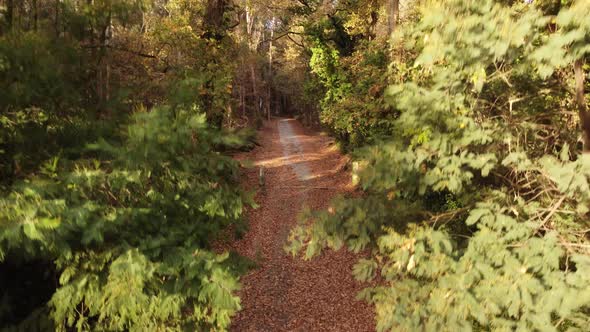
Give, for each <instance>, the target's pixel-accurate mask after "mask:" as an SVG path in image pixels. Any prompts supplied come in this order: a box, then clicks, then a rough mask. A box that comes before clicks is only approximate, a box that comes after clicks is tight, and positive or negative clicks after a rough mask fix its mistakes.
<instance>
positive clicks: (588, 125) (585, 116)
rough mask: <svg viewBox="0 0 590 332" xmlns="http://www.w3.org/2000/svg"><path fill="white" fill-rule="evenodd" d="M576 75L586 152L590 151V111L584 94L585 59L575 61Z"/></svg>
mask: <svg viewBox="0 0 590 332" xmlns="http://www.w3.org/2000/svg"><path fill="white" fill-rule="evenodd" d="M574 76H575V81H576V87H575V89H576V104H577V106H578V114H579V116H580V124H581V125H582V132H583V135H584V152H585V153H590V113H589V112H588V108H587V107H586V97H585V95H584V83H585V81H586V74H585V73H584V59H578V60H576V62H575V63H574Z"/></svg>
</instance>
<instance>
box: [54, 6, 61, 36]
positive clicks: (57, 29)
mask: <svg viewBox="0 0 590 332" xmlns="http://www.w3.org/2000/svg"><path fill="white" fill-rule="evenodd" d="M59 2H60V0H55V22H54V29H55V37H56V38H59V32H60V31H59V30H60V29H59Z"/></svg>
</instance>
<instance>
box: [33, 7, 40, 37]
mask: <svg viewBox="0 0 590 332" xmlns="http://www.w3.org/2000/svg"><path fill="white" fill-rule="evenodd" d="M38 28H39V5H38V3H37V0H33V30H34V31H35V32H37V29H38Z"/></svg>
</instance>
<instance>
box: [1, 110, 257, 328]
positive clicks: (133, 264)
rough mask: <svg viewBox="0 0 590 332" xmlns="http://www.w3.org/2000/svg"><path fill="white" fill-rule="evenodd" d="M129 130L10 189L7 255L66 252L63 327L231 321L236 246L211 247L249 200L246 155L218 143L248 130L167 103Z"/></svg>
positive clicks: (58, 256) (57, 318)
mask: <svg viewBox="0 0 590 332" xmlns="http://www.w3.org/2000/svg"><path fill="white" fill-rule="evenodd" d="M125 136H126V137H125V140H124V143H123V145H122V146H117V145H110V144H109V143H107V142H106V141H102V142H101V143H99V144H96V145H94V146H92V149H93V150H95V151H97V153H99V154H100V155H102V156H103V157H101V158H100V159H94V160H85V159H82V160H78V161H73V162H70V165H68V167H67V170H68V171H65V170H62V171H61V172H59V173H58V175H57V176H56V175H54V174H55V173H54V171H53V169H54V166H53V165H55V162H56V161H55V160H54V161H51V162H50V163H49V164H48V165H47V166H46V167H45V171H44V172H43V173H45V174H48V172H47V170H52V171H51V172H49V174H48V175H41V176H39V177H36V178H33V179H30V180H28V181H26V182H25V183H22V184H19V185H17V187H18V188H19V189H17V190H15V191H13V192H12V193H10V194H9V195H8V196H7V197H5V198H3V199H2V200H1V201H0V213H1V217H0V220H1V221H2V223H1V224H0V227H1V228H0V259H2V260H4V259H6V258H7V257H14V256H15V255H18V256H21V257H24V258H27V259H31V258H44V257H48V258H50V259H51V261H53V262H54V263H55V266H56V268H57V269H58V271H60V277H59V287H58V288H57V290H56V292H55V294H53V296H52V298H51V301H50V302H49V306H50V307H51V318H52V320H53V321H54V322H55V324H56V325H57V326H58V329H63V330H65V329H66V328H68V327H75V328H77V329H79V330H88V329H104V330H123V329H130V330H145V329H149V330H153V329H170V328H181V327H183V326H186V327H188V326H197V327H199V328H206V329H210V328H214V329H225V328H226V327H227V326H228V325H229V322H230V317H231V315H232V314H233V313H234V312H235V311H236V310H238V309H239V299H238V298H237V297H235V295H233V292H234V291H235V290H236V289H237V288H238V284H237V276H236V275H234V273H232V272H231V271H230V270H229V267H228V266H227V264H226V263H225V262H226V259H227V257H228V256H227V254H225V255H217V254H214V253H212V252H209V251H207V250H206V248H207V244H208V243H209V241H210V240H211V239H212V238H214V237H215V235H216V234H218V232H219V231H220V230H222V229H224V228H225V227H226V226H228V225H229V224H233V223H236V222H239V220H240V216H241V213H242V210H243V207H244V202H249V201H250V199H249V198H248V196H247V195H246V194H245V193H243V192H241V191H240V190H239V189H236V186H235V181H236V178H237V164H236V162H235V161H233V160H231V159H230V158H228V157H225V156H223V155H220V154H219V153H218V152H216V150H215V149H214V148H213V147H215V146H219V147H221V146H236V145H238V144H240V140H239V139H237V138H236V137H234V136H232V135H227V134H221V133H219V132H217V131H215V130H212V129H209V128H208V126H207V124H206V122H205V117H204V116H203V115H194V113H192V112H187V111H182V110H172V109H168V108H165V107H163V108H159V109H155V110H152V111H151V112H149V113H137V114H135V115H134V117H133V121H132V124H131V125H130V126H129V127H128V130H127V134H126V135H125ZM108 156H110V157H108Z"/></svg>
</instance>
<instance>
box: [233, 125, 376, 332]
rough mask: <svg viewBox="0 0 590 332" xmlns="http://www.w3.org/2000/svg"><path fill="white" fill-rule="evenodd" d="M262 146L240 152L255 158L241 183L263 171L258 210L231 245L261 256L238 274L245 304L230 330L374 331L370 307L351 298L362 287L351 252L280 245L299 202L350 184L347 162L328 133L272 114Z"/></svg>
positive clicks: (320, 203)
mask: <svg viewBox="0 0 590 332" xmlns="http://www.w3.org/2000/svg"><path fill="white" fill-rule="evenodd" d="M260 143H261V146H260V147H258V148H256V149H255V150H254V151H251V152H249V153H245V154H242V155H240V156H238V157H237V158H238V159H243V160H250V161H252V162H254V163H255V166H256V167H254V168H252V169H249V170H248V171H247V173H246V176H245V180H244V181H245V185H246V186H247V187H250V188H253V187H254V186H257V185H258V170H259V167H264V168H265V170H266V172H265V173H266V174H265V178H266V185H265V189H264V191H261V192H259V193H258V195H257V197H256V200H257V202H258V203H259V204H260V208H259V209H256V210H252V211H249V212H248V219H249V223H250V228H249V231H248V232H247V234H246V235H245V236H244V238H243V239H241V240H239V241H237V242H236V243H234V244H232V245H231V246H232V247H233V249H235V250H237V251H238V252H239V253H240V254H242V255H245V256H247V257H250V258H252V259H255V260H259V261H260V266H259V268H257V269H255V270H253V271H251V272H250V273H249V274H248V275H246V276H244V277H243V278H242V280H241V281H242V285H243V289H242V290H241V292H240V294H239V295H240V297H241V298H242V307H243V310H242V311H240V312H239V313H238V315H237V316H236V317H234V319H233V324H232V328H231V330H232V331H372V330H374V323H373V317H374V315H373V312H372V309H371V307H370V306H369V305H367V304H366V303H364V302H360V301H357V300H355V296H356V294H357V293H358V291H360V289H361V286H360V285H359V284H358V283H356V282H355V281H354V279H353V277H352V275H351V272H352V267H353V265H354V262H355V261H356V259H355V257H354V256H353V255H351V254H350V253H347V252H346V251H344V250H341V251H339V252H332V251H326V252H325V253H324V254H323V255H322V256H321V257H318V258H317V259H315V260H312V261H311V262H306V261H303V260H301V259H293V258H291V257H290V256H288V255H287V254H286V253H285V252H284V251H283V246H284V244H285V242H286V240H287V237H288V235H289V231H290V230H291V228H292V227H293V226H294V225H295V224H296V217H297V215H298V213H299V212H300V211H301V209H302V207H303V206H310V207H311V208H314V209H318V208H326V207H327V206H328V204H329V201H330V200H331V198H333V197H334V196H336V195H337V194H339V193H344V192H346V191H349V190H351V188H350V186H349V184H350V176H349V174H348V173H347V172H345V171H343V169H344V167H343V166H344V165H345V163H346V160H345V158H344V157H343V156H341V155H340V154H339V153H338V152H337V151H336V149H335V148H334V147H333V146H332V145H331V144H330V143H331V139H330V138H329V137H326V136H322V135H319V134H317V133H313V132H309V131H306V130H305V129H304V128H303V127H302V126H301V125H300V124H299V123H298V122H297V121H295V120H291V119H275V120H273V121H270V122H267V123H266V125H265V128H264V129H263V130H262V131H261V132H260Z"/></svg>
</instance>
